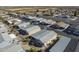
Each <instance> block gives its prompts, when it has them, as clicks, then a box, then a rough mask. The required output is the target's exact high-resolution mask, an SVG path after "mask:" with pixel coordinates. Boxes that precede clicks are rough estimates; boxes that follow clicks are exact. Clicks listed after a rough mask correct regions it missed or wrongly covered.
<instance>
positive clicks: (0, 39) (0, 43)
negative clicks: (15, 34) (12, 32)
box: [0, 33, 12, 48]
mask: <svg viewBox="0 0 79 59" xmlns="http://www.w3.org/2000/svg"><path fill="white" fill-rule="evenodd" d="M11 41H12V39H11V38H10V36H9V35H8V34H7V33H2V34H0V48H4V47H7V46H9V45H10V44H11V43H12V42H11Z"/></svg>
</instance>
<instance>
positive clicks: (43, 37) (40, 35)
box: [32, 30, 57, 43]
mask: <svg viewBox="0 0 79 59" xmlns="http://www.w3.org/2000/svg"><path fill="white" fill-rule="evenodd" d="M54 36H57V34H56V33H55V32H54V31H49V30H42V31H39V32H37V33H35V34H33V35H32V37H34V38H36V39H38V40H40V41H42V42H43V43H45V42H47V41H48V40H49V39H52V38H53V37H54Z"/></svg>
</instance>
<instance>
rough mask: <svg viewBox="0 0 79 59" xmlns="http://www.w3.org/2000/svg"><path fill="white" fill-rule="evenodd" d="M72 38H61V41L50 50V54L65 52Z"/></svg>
mask: <svg viewBox="0 0 79 59" xmlns="http://www.w3.org/2000/svg"><path fill="white" fill-rule="evenodd" d="M70 40H71V38H68V37H64V36H61V37H60V40H59V41H58V42H57V43H56V44H55V45H54V46H53V47H52V48H51V49H50V50H49V51H50V52H63V51H64V50H65V48H66V47H67V45H68V44H69V42H70Z"/></svg>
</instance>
